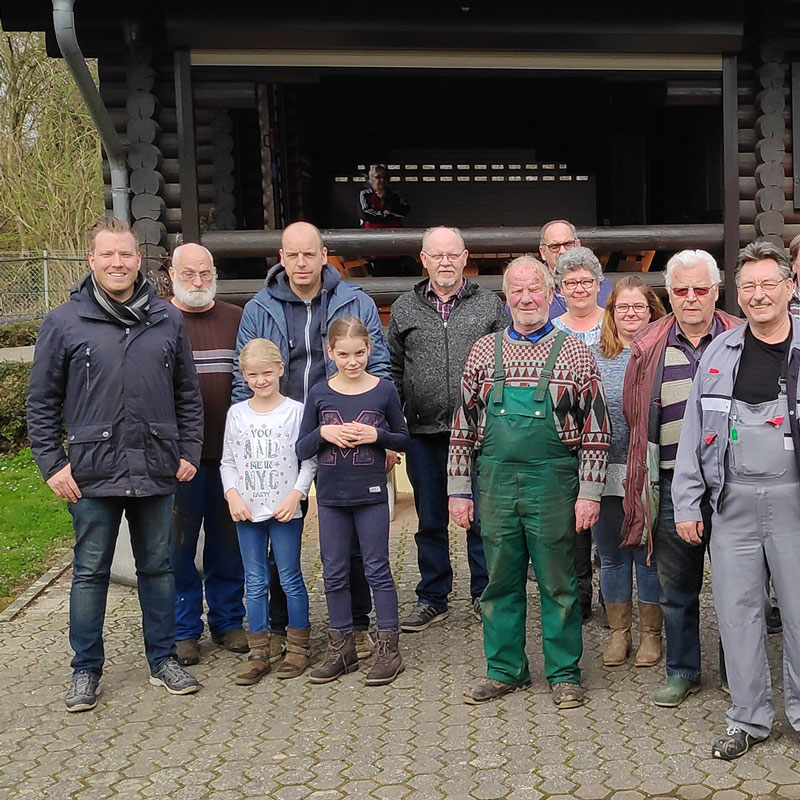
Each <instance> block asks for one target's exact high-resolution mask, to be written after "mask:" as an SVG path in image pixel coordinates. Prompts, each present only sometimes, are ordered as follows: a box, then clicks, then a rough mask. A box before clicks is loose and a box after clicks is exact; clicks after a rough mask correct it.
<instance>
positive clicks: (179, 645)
mask: <svg viewBox="0 0 800 800" xmlns="http://www.w3.org/2000/svg"><path fill="white" fill-rule="evenodd" d="M175 652H176V653H177V655H176V656H175V658H176V660H177V662H178V663H179V664H180V665H181V666H182V667H191V666H192V665H193V664H199V663H200V645H199V644H198V642H197V639H178V641H177V642H175Z"/></svg>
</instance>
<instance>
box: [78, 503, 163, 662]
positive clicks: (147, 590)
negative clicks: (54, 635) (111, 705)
mask: <svg viewBox="0 0 800 800" xmlns="http://www.w3.org/2000/svg"><path fill="white" fill-rule="evenodd" d="M173 500H174V495H171V494H168V495H159V496H156V497H130V498H129V497H82V498H81V499H80V500H78V502H77V503H69V505H68V508H69V511H70V514H72V524H73V527H74V528H75V560H74V563H73V565H72V589H71V591H70V597H69V644H70V647H72V649H73V650H74V651H75V657H74V658H73V659H72V669H73V672H75V673H77V672H91V673H92V674H94V675H97V676H98V677H99V676H100V675H101V674H102V672H103V662H104V661H105V654H104V650H103V622H104V621H105V615H106V597H107V595H108V579H109V576H110V575H111V561H112V560H113V558H114V545H115V544H116V541H117V535H118V534H119V526H120V522H121V521H122V512H123V511H124V512H125V516H126V517H127V519H128V527H129V528H130V534H131V547H132V549H133V557H134V561H135V562H136V578H137V588H138V591H139V605H140V606H141V609H142V631H143V633H144V649H145V654H146V655H147V661H148V663H149V665H150V670H151V672H156V671H157V670H159V669H160V668H161V667H162V666H163V664H164V662H165V661H166V660H167V659H168V658H169V657H170V656H172V655H174V653H175V615H174V614H173V613H172V612H173V609H174V607H175V583H174V582H173V579H172V569H171V568H170V565H169V545H170V535H171V531H172V503H173Z"/></svg>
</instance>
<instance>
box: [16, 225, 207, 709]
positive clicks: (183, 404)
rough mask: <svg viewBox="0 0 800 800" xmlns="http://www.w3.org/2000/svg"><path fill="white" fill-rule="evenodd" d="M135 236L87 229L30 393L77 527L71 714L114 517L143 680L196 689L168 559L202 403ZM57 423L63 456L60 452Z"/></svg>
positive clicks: (81, 689)
mask: <svg viewBox="0 0 800 800" xmlns="http://www.w3.org/2000/svg"><path fill="white" fill-rule="evenodd" d="M138 246H139V242H138V240H137V238H136V234H135V233H134V232H133V230H132V229H131V228H130V226H129V225H128V223H127V222H122V221H120V220H118V219H104V220H101V221H100V222H98V223H97V224H96V225H95V226H94V227H93V228H92V229H91V230H90V231H89V251H90V252H89V256H88V258H89V267H90V268H91V272H90V274H89V275H88V276H87V277H86V278H85V279H84V280H83V281H81V282H80V283H79V284H78V285H77V286H76V287H75V288H74V289H73V291H72V294H71V296H70V299H69V301H68V302H66V303H64V304H63V305H61V306H59V307H58V308H56V309H55V310H54V311H51V312H50V313H49V314H48V315H47V316H46V317H45V318H44V320H43V321H42V325H41V327H40V329H39V338H38V340H37V343H36V352H35V355H34V361H33V368H32V370H31V381H30V388H29V391H28V434H29V437H30V440H31V449H32V450H33V456H34V458H35V459H36V463H37V464H38V466H39V469H40V470H41V472H42V475H43V476H44V479H45V480H46V481H47V484H48V486H50V488H51V489H52V490H53V491H54V492H55V493H56V494H57V495H58V496H59V497H63V498H65V499H66V500H68V501H69V511H70V514H72V521H73V526H74V528H75V560H74V564H73V570H72V571H73V575H72V590H71V593H70V620H69V639H70V646H71V647H72V649H73V650H74V651H75V657H74V658H73V659H72V669H73V675H72V681H71V683H70V687H69V690H68V692H67V696H66V701H65V702H66V706H67V711H87V710H89V709H91V708H94V707H95V705H97V695H98V694H99V692H100V687H99V683H100V676H101V675H102V671H103V662H104V652H103V620H104V617H105V609H106V596H107V594H108V580H109V576H110V572H111V561H112V558H113V555H114V545H115V543H116V540H117V534H118V532H119V526H120V521H121V519H122V513H123V512H125V515H126V517H127V520H128V525H129V527H130V534H131V546H132V549H133V555H134V558H135V561H136V574H137V578H138V580H137V584H138V590H139V603H140V605H141V608H142V628H143V633H144V645H145V653H146V655H147V661H148V663H149V666H150V683H152V684H154V685H157V686H164V687H165V688H166V690H167V691H168V692H170V693H171V694H191V693H192V692H196V691H197V690H198V689H199V688H200V685H199V684H198V682H197V680H196V679H195V678H194V677H193V676H192V675H190V674H189V673H188V672H186V671H185V670H184V669H183V668H182V667H181V666H180V665H179V664H178V662H177V661H176V660H175V615H174V606H175V584H174V581H173V577H172V570H171V569H170V563H169V547H170V534H171V530H172V504H173V500H174V497H175V489H176V486H177V482H178V481H188V480H191V479H192V477H193V476H194V474H195V472H196V469H197V465H198V464H199V463H200V451H201V447H202V432H203V411H202V409H203V405H202V400H201V397H200V387H199V384H198V381H197V373H196V372H195V368H194V363H193V361H192V351H191V346H190V345H189V340H188V338H187V336H186V332H185V329H184V325H183V319H182V317H181V313H180V311H178V309H176V308H174V307H173V306H171V305H170V304H169V303H166V302H164V301H163V300H160V299H159V298H158V297H156V295H155V291H154V289H153V287H152V285H151V284H150V283H148V282H147V280H146V279H145V277H144V275H142V274H141V273H140V271H139V266H140V264H141V256H140V254H139V250H138ZM62 418H63V420H64V422H65V423H66V428H67V442H68V445H69V452H68V453H65V452H64V447H63V444H62V437H61V421H62Z"/></svg>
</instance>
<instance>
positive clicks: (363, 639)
mask: <svg viewBox="0 0 800 800" xmlns="http://www.w3.org/2000/svg"><path fill="white" fill-rule="evenodd" d="M353 640H354V641H355V645H356V655H357V656H358V659H359V661H363V660H364V659H365V658H369V657H370V656H371V655H372V650H373V649H374V647H375V642H373V641H372V637H371V636H370V635H369V631H355V633H353Z"/></svg>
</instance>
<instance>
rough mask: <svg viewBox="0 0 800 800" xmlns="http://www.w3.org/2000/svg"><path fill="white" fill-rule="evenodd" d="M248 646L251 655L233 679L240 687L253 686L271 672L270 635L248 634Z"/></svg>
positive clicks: (263, 633)
mask: <svg viewBox="0 0 800 800" xmlns="http://www.w3.org/2000/svg"><path fill="white" fill-rule="evenodd" d="M247 644H248V645H249V646H250V655H249V656H248V658H247V661H245V662H244V664H242V666H241V668H240V670H239V671H238V672H237V673H236V676H235V677H234V679H233V680H234V681H235V682H236V683H237V684H238V685H239V686H252V685H253V684H254V683H258V682H259V681H260V680H261V679H262V678H263V677H264V676H265V675H266V674H267V673H268V672H269V634H268V633H267V632H266V631H259V632H258V633H248V634H247Z"/></svg>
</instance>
